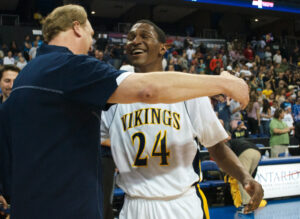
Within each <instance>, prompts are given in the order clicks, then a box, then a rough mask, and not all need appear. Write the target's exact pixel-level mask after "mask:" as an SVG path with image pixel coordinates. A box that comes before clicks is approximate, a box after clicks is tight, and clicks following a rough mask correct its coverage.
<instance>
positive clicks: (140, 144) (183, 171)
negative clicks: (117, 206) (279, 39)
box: [101, 20, 263, 219]
mask: <svg viewBox="0 0 300 219" xmlns="http://www.w3.org/2000/svg"><path fill="white" fill-rule="evenodd" d="M164 42H165V34H164V32H163V31H162V30H161V29H160V28H158V27H157V26H156V25H155V24H153V23H152V22H150V21H147V20H141V21H138V22H137V23H136V24H135V25H133V27H132V28H131V30H130V32H129V33H128V37H127V44H126V52H127V54H128V57H129V59H130V60H131V62H132V64H133V65H134V66H135V69H136V71H137V72H141V73H146V72H150V71H151V72H155V71H162V70H163V68H162V57H163V55H164V53H165V51H166V48H165V46H164ZM101 137H102V139H103V140H105V139H108V138H110V140H111V149H112V154H113V158H114V161H115V163H116V166H117V168H118V169H119V174H118V176H117V184H118V185H119V186H120V187H121V188H122V189H123V190H124V191H125V193H126V197H125V201H124V205H123V208H122V210H121V213H120V216H119V218H120V219H125V218H130V219H139V218H146V219H156V218H180V219H194V218H195V219H196V218H197V219H199V218H209V215H208V208H207V203H206V200H204V196H203V193H202V191H201V190H200V188H199V185H198V183H197V182H198V181H199V176H198V175H197V174H196V173H195V171H194V169H193V167H192V162H193V159H194V157H195V154H196V150H197V146H196V143H195V141H194V139H195V137H196V138H198V140H199V141H200V142H201V143H202V144H203V145H205V146H206V147H207V148H208V150H209V152H210V154H211V156H212V157H213V158H214V160H215V161H216V162H217V163H218V165H219V166H220V167H221V168H222V169H223V170H225V171H226V172H228V173H229V174H231V175H232V176H235V177H236V178H237V179H238V180H239V181H240V182H241V183H242V184H243V185H244V187H245V189H246V190H247V191H248V192H249V193H250V195H251V196H252V199H251V201H250V204H249V205H248V206H247V207H246V212H249V211H252V210H254V209H256V208H257V207H258V205H259V203H260V200H261V199H262V197H263V190H262V187H261V185H260V184H259V183H257V182H256V181H255V180H254V179H253V178H252V177H251V176H250V175H249V174H248V173H247V172H246V171H245V170H244V169H243V168H242V165H241V163H240V162H239V160H238V159H237V157H236V156H235V155H234V154H233V153H232V151H231V150H230V149H228V148H227V147H226V146H225V145H224V144H223V143H222V141H223V140H225V139H226V138H227V137H228V136H227V134H226V131H225V130H224V129H223V127H222V125H221V124H220V122H219V120H218V118H217V117H216V114H215V113H214V111H213V109H212V106H211V104H210V101H209V98H208V97H202V98H198V99H192V100H189V101H185V102H180V103H175V104H144V103H135V104H118V105H114V106H113V107H111V108H110V110H109V111H107V112H104V113H103V114H102V124H101ZM200 206H202V207H203V208H204V209H203V210H204V212H203V210H202V209H201V207H200Z"/></svg>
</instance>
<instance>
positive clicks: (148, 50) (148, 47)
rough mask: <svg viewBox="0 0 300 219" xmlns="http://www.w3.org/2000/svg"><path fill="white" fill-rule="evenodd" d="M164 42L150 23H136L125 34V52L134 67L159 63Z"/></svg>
mask: <svg viewBox="0 0 300 219" xmlns="http://www.w3.org/2000/svg"><path fill="white" fill-rule="evenodd" d="M164 51H165V50H164V44H163V43H160V42H159V40H158V37H157V33H156V31H155V29H154V28H153V27H152V26H151V25H150V24H145V23H137V24H135V25H134V26H133V27H132V28H131V30H130V31H129V33H128V35H127V43H126V53H127V55H128V58H129V59H130V61H131V63H132V64H133V65H134V66H135V67H144V66H147V65H161V57H162V55H163V54H164Z"/></svg>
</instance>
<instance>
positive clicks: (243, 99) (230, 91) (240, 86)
mask: <svg viewBox="0 0 300 219" xmlns="http://www.w3.org/2000/svg"><path fill="white" fill-rule="evenodd" d="M221 77H224V78H225V79H227V80H226V81H227V82H226V85H225V89H226V93H225V94H226V95H227V96H229V97H231V98H233V99H234V100H236V101H237V102H239V103H240V104H241V108H242V109H244V108H245V107H246V106H247V104H248V102H249V88H248V85H247V83H246V82H245V81H244V80H243V79H241V78H238V77H235V76H233V75H231V74H230V73H228V72H227V71H223V72H222V73H221Z"/></svg>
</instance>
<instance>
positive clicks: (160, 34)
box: [134, 19, 166, 43]
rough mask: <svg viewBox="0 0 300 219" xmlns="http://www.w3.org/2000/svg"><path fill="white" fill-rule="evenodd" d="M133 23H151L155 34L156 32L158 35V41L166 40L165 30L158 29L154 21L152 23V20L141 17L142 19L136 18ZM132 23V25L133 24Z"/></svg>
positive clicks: (163, 41)
mask: <svg viewBox="0 0 300 219" xmlns="http://www.w3.org/2000/svg"><path fill="white" fill-rule="evenodd" d="M135 24H149V25H151V26H152V27H153V28H154V30H155V32H156V34H157V37H158V41H159V42H161V43H165V42H166V34H165V32H164V31H163V30H162V29H160V28H159V27H158V26H157V25H156V24H155V23H153V22H152V21H149V20H146V19H143V20H138V21H137V22H135ZM135 24H134V25H135Z"/></svg>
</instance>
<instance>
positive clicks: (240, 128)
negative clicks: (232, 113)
mask: <svg viewBox="0 0 300 219" xmlns="http://www.w3.org/2000/svg"><path fill="white" fill-rule="evenodd" d="M248 136H249V132H248V130H247V127H246V126H245V124H244V122H243V121H238V122H237V127H236V129H234V130H233V131H232V133H231V137H232V138H233V139H234V138H248Z"/></svg>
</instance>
